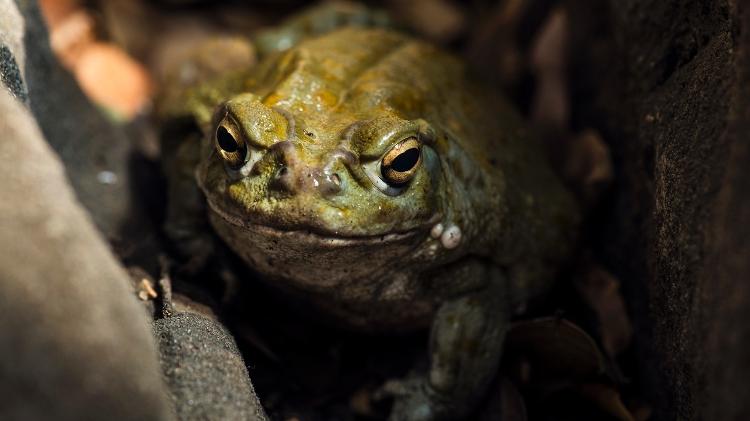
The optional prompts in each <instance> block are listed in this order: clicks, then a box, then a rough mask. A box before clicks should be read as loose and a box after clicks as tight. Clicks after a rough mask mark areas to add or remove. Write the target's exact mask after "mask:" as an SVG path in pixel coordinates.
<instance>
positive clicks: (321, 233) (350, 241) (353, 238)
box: [206, 200, 440, 247]
mask: <svg viewBox="0 0 750 421" xmlns="http://www.w3.org/2000/svg"><path fill="white" fill-rule="evenodd" d="M206 202H207V203H208V205H209V208H210V209H211V211H212V212H213V214H215V215H217V216H218V217H220V218H221V219H222V220H223V221H225V222H227V223H229V224H231V225H232V226H235V227H237V228H241V229H243V230H246V231H251V232H253V233H255V234H257V235H263V236H265V237H268V238H278V239H280V240H283V239H289V240H294V241H298V242H300V243H313V244H315V245H318V246H328V247H346V246H354V245H371V244H388V243H395V242H401V241H404V240H408V239H411V238H413V237H416V236H418V235H420V234H422V235H427V233H428V232H429V227H431V226H433V225H434V224H435V223H436V222H437V221H438V220H439V219H440V215H435V216H433V217H432V218H430V219H429V221H427V223H425V224H423V225H421V226H418V227H416V228H412V229H409V230H406V231H399V232H388V233H381V234H371V235H349V234H347V233H342V232H333V231H329V230H325V229H323V228H320V227H308V226H299V227H291V228H287V227H280V226H273V225H269V224H259V223H254V222H249V221H247V220H246V219H245V218H240V217H237V216H234V215H232V214H230V213H228V212H226V211H225V210H223V209H221V208H220V207H219V206H216V205H215V204H213V203H212V202H211V201H210V200H207V201H206Z"/></svg>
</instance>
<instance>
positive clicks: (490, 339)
mask: <svg viewBox="0 0 750 421" xmlns="http://www.w3.org/2000/svg"><path fill="white" fill-rule="evenodd" d="M474 265H476V266H475V267H474V269H475V270H472V271H471V272H474V273H475V274H477V275H479V276H483V277H486V279H487V281H488V282H487V283H486V286H485V287H483V288H481V289H478V290H475V291H473V292H470V293H467V294H463V295H461V296H458V297H456V298H454V299H451V300H448V301H446V302H445V303H443V304H442V305H441V307H440V308H439V309H438V312H437V314H436V316H435V320H434V321H433V324H432V332H431V336H430V369H429V372H428V373H427V374H426V375H424V376H421V377H417V378H415V379H413V380H412V381H409V382H407V383H406V384H405V386H406V389H405V390H404V391H403V392H404V393H403V394H402V395H401V396H399V397H397V399H396V402H395V403H394V407H393V410H392V412H391V417H390V419H391V421H407V420H408V421H416V420H455V419H463V418H464V417H466V416H467V415H468V413H469V412H470V411H471V410H472V409H473V408H474V407H475V406H476V403H477V402H478V400H479V399H481V397H482V395H483V394H484V392H485V391H486V390H487V387H488V386H489V384H490V382H491V381H492V378H493V377H494V375H495V372H496V371H497V366H498V363H499V360H500V354H501V351H502V345H503V340H504V338H505V333H506V331H507V330H508V325H509V318H510V311H509V307H510V306H509V297H508V292H507V282H506V281H505V277H504V275H503V273H502V271H501V270H500V269H499V268H497V267H494V266H487V265H486V264H483V263H480V262H474ZM477 272H478V273H477Z"/></svg>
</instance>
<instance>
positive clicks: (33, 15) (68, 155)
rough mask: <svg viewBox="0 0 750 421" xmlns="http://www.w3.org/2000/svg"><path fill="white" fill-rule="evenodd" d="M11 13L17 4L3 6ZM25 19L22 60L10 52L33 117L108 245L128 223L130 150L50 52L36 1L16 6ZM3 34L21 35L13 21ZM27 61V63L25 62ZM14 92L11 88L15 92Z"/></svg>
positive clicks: (120, 132) (19, 0) (19, 2)
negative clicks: (105, 237) (23, 83)
mask: <svg viewBox="0 0 750 421" xmlns="http://www.w3.org/2000/svg"><path fill="white" fill-rule="evenodd" d="M2 1H3V2H4V3H9V4H8V5H6V7H7V8H8V10H5V11H3V13H7V14H8V15H13V13H11V12H10V11H9V10H10V9H12V8H14V5H13V2H12V1H10V2H9V1H8V0H2ZM15 3H16V5H17V7H18V9H17V10H18V11H19V12H20V15H21V16H22V17H23V20H24V22H23V25H24V26H23V28H21V30H22V33H23V43H24V44H23V45H24V50H25V51H23V52H22V54H20V53H19V52H18V51H13V48H11V52H12V53H13V54H14V55H15V56H16V60H18V61H19V63H18V64H19V67H20V68H21V69H22V70H23V74H24V80H25V86H27V87H28V100H29V106H30V107H31V111H32V113H33V114H34V116H35V117H36V120H37V123H38V124H39V127H40V128H41V130H42V133H43V134H44V137H45V138H46V139H47V141H48V142H49V143H50V145H52V148H53V149H54V150H55V151H56V152H57V154H58V155H59V156H60V159H62V161H63V163H64V165H65V170H66V172H67V174H68V178H69V179H70V183H71V184H72V186H73V188H74V189H75V192H76V195H77V196H78V199H79V200H80V201H81V203H83V205H84V206H85V207H86V209H87V210H88V211H89V212H90V213H91V215H92V217H93V219H94V222H95V223H96V225H97V226H98V227H99V228H100V229H101V230H102V232H103V233H104V234H105V235H106V236H107V237H108V238H110V239H119V238H120V237H121V236H122V233H123V231H125V232H127V231H132V230H131V228H132V227H125V225H126V224H128V223H129V222H130V220H129V216H130V214H131V198H130V179H129V174H128V163H129V157H130V152H131V149H132V148H131V145H130V143H129V141H128V139H127V137H126V136H125V134H124V132H123V130H122V129H121V128H118V127H115V126H114V125H113V124H112V123H111V122H109V121H108V120H107V119H106V118H105V117H104V115H103V114H102V113H101V112H100V110H98V109H97V108H95V107H94V106H93V105H92V104H91V102H90V101H89V100H88V99H87V98H86V97H85V95H84V94H83V92H81V90H80V88H79V87H78V84H77V83H76V81H75V79H73V77H72V75H71V74H70V73H68V72H67V71H66V70H65V69H63V68H62V66H61V65H60V63H59V62H58V61H57V59H56V58H55V56H54V54H53V53H52V50H51V49H50V46H49V39H48V38H49V37H48V33H47V29H46V27H45V23H44V20H43V19H42V16H41V14H40V12H39V9H38V7H37V4H36V1H34V0H15ZM0 24H6V25H7V26H8V27H0V33H2V32H4V31H5V32H9V33H11V32H19V28H18V26H19V25H21V24H20V23H19V22H18V21H17V20H15V19H0ZM23 57H25V60H24V61H23V62H21V60H23ZM11 89H12V88H11Z"/></svg>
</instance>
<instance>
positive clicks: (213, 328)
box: [154, 312, 267, 421]
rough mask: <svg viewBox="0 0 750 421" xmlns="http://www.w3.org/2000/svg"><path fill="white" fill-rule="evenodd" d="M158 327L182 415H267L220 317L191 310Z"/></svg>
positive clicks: (261, 418) (258, 418)
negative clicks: (217, 318)
mask: <svg viewBox="0 0 750 421" xmlns="http://www.w3.org/2000/svg"><path fill="white" fill-rule="evenodd" d="M154 329H155V331H156V336H157V338H158V342H159V348H160V352H161V364H162V369H163V370H164V374H165V377H166V380H167V383H168V385H169V388H170V390H171V392H172V399H173V401H174V406H175V408H176V410H177V416H178V418H179V419H180V420H254V421H266V420H267V418H266V415H265V413H264V412H263V408H262V407H261V405H260V402H259V401H258V398H257V396H256V395H255V390H254V389H253V385H252V384H251V383H250V378H249V377H248V373H247V368H246V367H245V363H244V362H243V360H242V356H241V355H240V353H239V350H238V349H237V345H236V344H235V342H234V339H232V336H231V335H230V334H229V332H228V331H227V330H226V329H225V328H224V327H223V326H221V324H219V322H217V321H216V320H213V319H211V318H209V317H206V316H204V315H201V314H197V313H187V312H186V313H177V314H175V315H173V316H170V317H165V318H163V319H159V320H157V321H156V322H155V327H154Z"/></svg>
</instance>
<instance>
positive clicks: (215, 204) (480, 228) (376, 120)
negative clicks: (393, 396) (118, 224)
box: [165, 28, 578, 419]
mask: <svg viewBox="0 0 750 421" xmlns="http://www.w3.org/2000/svg"><path fill="white" fill-rule="evenodd" d="M182 98H183V99H182V100H180V101H176V102H174V103H173V104H171V105H168V106H166V107H165V109H166V110H167V111H166V112H165V114H167V115H169V116H184V115H190V116H193V117H194V118H195V121H196V122H197V123H198V125H199V126H200V127H201V129H202V130H203V132H204V138H203V140H202V141H201V142H200V143H199V145H200V146H198V147H196V148H194V149H189V148H188V150H196V151H198V150H199V151H200V152H199V156H198V157H196V158H195V159H186V160H185V161H186V162H190V163H191V165H192V164H195V163H196V162H197V166H196V168H195V175H196V179H197V184H198V186H199V187H200V190H201V191H202V194H203V196H204V197H205V203H206V204H207V206H206V208H207V213H208V218H209V220H210V223H211V225H212V227H213V229H214V230H215V232H216V233H217V234H218V235H219V237H220V238H221V239H222V240H223V241H224V242H226V244H228V245H229V247H230V248H231V249H232V250H233V251H234V252H236V253H237V254H238V255H239V256H240V257H242V258H243V259H244V260H245V261H246V262H247V263H248V264H249V265H250V266H252V267H253V268H254V269H255V270H257V271H259V272H260V273H262V274H264V275H265V279H266V280H267V281H268V282H270V283H271V284H273V285H276V286H278V287H279V288H282V289H284V290H286V291H288V292H289V293H292V294H298V295H300V296H302V297H305V299H308V300H310V301H311V302H312V303H314V304H315V305H317V306H318V307H319V308H320V309H321V311H325V312H327V313H329V314H332V315H334V316H336V317H337V318H338V319H339V320H341V321H343V322H344V323H347V324H349V325H351V326H354V327H357V328H361V329H368V330H386V331H404V330H410V329H416V328H424V327H427V326H429V325H430V323H432V339H431V358H432V369H431V372H430V373H429V374H428V375H427V377H420V380H418V381H417V383H419V384H420V386H419V387H417V388H415V389H414V390H418V391H417V392H405V395H404V396H405V397H403V396H402V398H400V399H401V403H399V402H397V404H396V407H395V409H394V414H393V416H392V419H450V418H453V417H456V416H459V415H462V414H465V413H466V412H467V411H468V410H469V409H470V408H471V406H472V405H473V404H474V403H475V402H476V400H477V399H478V396H480V395H481V392H482V391H483V389H484V388H486V386H487V383H488V381H489V380H488V378H487V377H488V376H487V375H486V374H485V373H483V372H487V371H490V372H494V368H495V367H496V365H497V360H498V358H499V352H500V347H501V344H502V336H503V333H504V331H505V329H506V327H507V324H508V319H509V317H510V315H511V313H512V312H513V311H512V309H514V308H518V307H520V306H522V305H523V303H524V302H525V301H526V300H527V299H528V298H530V297H533V296H535V295H537V294H540V293H542V292H544V291H545V290H546V289H547V288H548V287H549V285H550V283H551V282H552V279H553V276H554V273H555V271H556V270H557V269H558V267H559V265H560V264H561V263H562V262H564V261H565V259H566V258H567V257H568V256H569V255H570V253H571V250H572V248H573V245H574V241H575V238H576V232H577V225H578V210H577V207H576V204H575V202H574V200H573V198H572V197H571V195H570V194H569V193H568V192H567V191H566V190H565V189H564V188H563V186H562V184H561V182H560V181H559V179H558V178H557V177H556V176H555V174H553V172H552V170H551V169H550V167H549V165H548V163H547V162H546V160H545V154H544V153H543V151H542V150H541V149H540V148H539V146H538V145H537V143H536V142H535V141H533V140H532V139H531V138H530V137H529V136H528V135H527V131H526V130H525V129H524V128H523V125H522V123H521V120H520V118H519V117H518V116H517V114H516V113H515V112H514V111H513V109H512V108H511V107H510V106H508V105H507V104H506V103H505V102H504V101H503V100H502V99H501V98H499V97H497V96H493V95H491V94H490V93H489V92H487V89H482V87H480V86H476V85H474V84H473V83H472V82H471V81H470V80H469V77H468V76H467V74H466V70H465V68H464V66H463V64H462V63H461V62H460V61H459V60H457V59H456V58H454V57H452V56H450V55H449V54H447V53H445V52H442V51H441V50H439V49H438V48H436V47H433V46H431V45H429V44H426V43H424V42H421V41H418V40H415V39H413V38H410V37H408V36H406V35H404V34H401V33H398V32H394V31H390V30H386V29H365V28H343V29H339V30H336V31H334V32H330V33H328V34H324V35H322V36H320V37H317V38H312V39H308V40H304V41H302V42H301V43H300V44H298V45H296V46H294V47H292V48H291V49H289V50H286V51H284V52H281V53H274V54H271V55H269V56H267V57H265V58H264V60H262V61H261V62H260V63H259V65H257V66H255V67H253V68H251V69H236V70H235V71H232V72H228V73H227V74H226V75H221V76H219V77H217V78H216V79H215V80H212V81H210V82H206V83H203V84H201V85H200V86H199V87H198V88H196V89H193V90H191V91H189V93H187V94H186V95H185V96H183V97H182ZM227 119H228V120H227ZM222 121H223V122H226V121H231V122H232V124H235V125H236V127H237V130H238V133H239V134H240V136H241V137H242V138H243V140H244V142H246V143H247V145H248V148H249V150H250V151H251V152H250V153H248V160H247V163H246V164H245V165H244V166H242V167H241V168H230V166H228V165H227V163H226V162H225V161H224V160H223V159H222V157H221V155H220V153H218V150H217V146H216V138H215V137H216V129H217V125H218V124H220V123H221V122H222ZM409 137H416V138H418V139H419V140H420V142H422V144H423V146H422V156H421V162H420V164H419V167H418V169H417V172H416V174H415V175H414V177H413V179H411V181H410V182H409V183H408V184H407V185H405V186H404V187H402V188H400V189H398V190H397V191H384V190H383V188H382V187H383V185H382V184H380V185H379V184H378V183H377V180H374V179H373V175H374V176H375V177H377V176H378V175H379V174H380V172H379V171H378V163H379V162H380V160H381V159H382V157H383V155H384V154H386V153H387V152H388V151H389V150H390V148H392V147H393V146H394V145H396V144H397V143H399V142H400V141H402V140H404V139H406V138H409ZM282 168H284V169H283V170H282ZM191 171H192V170H191ZM368 171H369V175H368ZM183 173H184V171H183ZM180 206H182V205H181V204H180V203H179V200H172V202H171V203H170V208H178V209H179V208H180ZM185 207H186V208H187V207H189V205H185ZM183 210H186V211H187V209H183ZM173 213H179V210H174V211H173ZM175 220H177V217H175ZM441 227H442V228H443V229H442V232H441V229H440V228H441ZM449 227H453V228H451V230H452V231H451V232H453V233H456V232H459V231H460V241H455V239H450V238H446V237H445V235H446V234H445V232H446V230H447V229H448V228H449ZM441 309H443V310H441ZM441 311H442V313H441ZM441 314H442V315H441ZM457 320H458V321H457ZM467 332H468V333H467ZM472 332H473V333H472ZM472 335H473V336H472ZM470 342H471V343H470ZM477 343H478V344H479V346H478V347H477V346H476V344H477ZM470 345H471V346H470ZM483 347H484V348H483ZM477 348H478V349H480V351H481V352H480V351H477V350H476V349H477ZM472 352H474V353H475V355H473V354H471V353H472ZM477 352H479V354H476V353H477ZM440 361H442V363H441V362H440ZM446 361H447V362H446ZM446 366H450V367H452V368H451V369H450V370H448V369H445V367H446ZM441 370H442V371H441ZM480 372H482V374H481V375H478V374H477V373H480ZM477 378H478V379H477ZM490 378H491V376H490ZM420 382H421V383H420ZM425 385H427V386H425ZM423 389H429V390H428V391H427V392H424V391H423ZM458 389H462V390H463V389H467V390H469V391H468V392H464V391H461V392H458ZM446 402H448V403H446Z"/></svg>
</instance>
